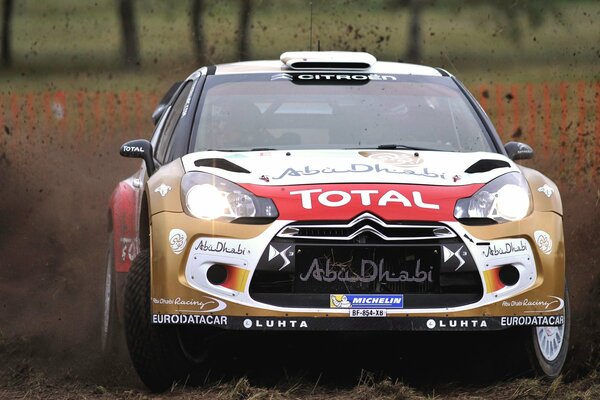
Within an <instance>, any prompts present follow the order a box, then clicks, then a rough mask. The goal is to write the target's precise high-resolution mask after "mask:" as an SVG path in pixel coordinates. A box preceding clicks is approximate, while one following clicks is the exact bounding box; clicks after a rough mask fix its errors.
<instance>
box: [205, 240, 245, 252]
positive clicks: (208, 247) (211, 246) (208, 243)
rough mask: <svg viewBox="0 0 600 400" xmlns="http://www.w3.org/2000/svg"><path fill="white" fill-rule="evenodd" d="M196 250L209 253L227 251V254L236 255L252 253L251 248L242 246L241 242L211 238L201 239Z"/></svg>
mask: <svg viewBox="0 0 600 400" xmlns="http://www.w3.org/2000/svg"><path fill="white" fill-rule="evenodd" d="M194 250H199V251H204V252H207V253H227V254H235V255H246V254H250V250H248V249H247V248H246V247H245V246H242V244H241V243H237V246H236V245H235V244H233V245H232V244H231V242H228V241H227V240H217V241H213V240H210V239H201V240H200V241H199V242H198V244H197V245H196V246H195V247H194Z"/></svg>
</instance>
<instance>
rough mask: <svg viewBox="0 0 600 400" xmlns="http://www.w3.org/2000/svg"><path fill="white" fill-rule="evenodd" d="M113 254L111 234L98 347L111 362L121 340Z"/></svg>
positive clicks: (107, 254)
mask: <svg viewBox="0 0 600 400" xmlns="http://www.w3.org/2000/svg"><path fill="white" fill-rule="evenodd" d="M114 264H115V263H114V252H113V234H112V232H111V233H110V235H108V250H107V252H106V271H105V274H104V297H103V300H104V301H103V307H102V322H101V326H100V347H101V351H102V355H103V357H104V358H105V359H106V360H107V361H111V360H112V358H113V356H114V355H115V354H118V352H119V342H120V339H121V329H122V328H121V324H120V322H119V318H118V316H117V298H116V296H117V294H116V284H115V266H114Z"/></svg>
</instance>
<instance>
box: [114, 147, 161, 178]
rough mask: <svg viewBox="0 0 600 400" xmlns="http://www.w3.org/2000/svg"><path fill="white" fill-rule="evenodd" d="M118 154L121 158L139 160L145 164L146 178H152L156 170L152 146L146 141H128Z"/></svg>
mask: <svg viewBox="0 0 600 400" xmlns="http://www.w3.org/2000/svg"><path fill="white" fill-rule="evenodd" d="M119 153H120V154H121V155H122V156H123V157H132V158H141V159H143V160H144V163H145V164H146V171H147V172H148V176H152V174H154V171H155V170H156V166H155V165H154V158H153V155H152V144H150V142H149V141H147V140H146V139H136V140H130V141H129V142H127V143H125V144H123V145H122V146H121V150H120V151H119Z"/></svg>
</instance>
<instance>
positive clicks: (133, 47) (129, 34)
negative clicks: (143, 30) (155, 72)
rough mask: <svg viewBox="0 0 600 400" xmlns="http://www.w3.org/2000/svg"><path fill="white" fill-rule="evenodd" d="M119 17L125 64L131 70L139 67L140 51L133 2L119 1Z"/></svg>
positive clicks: (128, 0) (130, 0) (129, 0)
mask: <svg viewBox="0 0 600 400" xmlns="http://www.w3.org/2000/svg"><path fill="white" fill-rule="evenodd" d="M119 17H120V20H121V30H122V33H123V42H122V51H123V63H124V64H125V66H126V67H129V68H136V67H139V66H140V63H141V59H140V49H139V44H138V34H137V29H136V19H135V11H134V8H133V1H132V0H119Z"/></svg>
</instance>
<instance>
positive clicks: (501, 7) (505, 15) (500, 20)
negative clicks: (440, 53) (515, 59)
mask: <svg viewBox="0 0 600 400" xmlns="http://www.w3.org/2000/svg"><path fill="white" fill-rule="evenodd" d="M561 2H562V3H567V2H569V0H512V1H509V0H447V1H444V2H439V1H438V0H388V3H389V4H391V6H392V7H398V8H405V9H407V10H408V13H409V15H408V19H409V23H408V36H407V51H406V61H408V62H413V63H422V62H423V39H422V36H421V32H422V21H421V17H422V14H423V10H424V9H425V8H428V7H432V6H435V5H437V4H439V5H440V6H441V7H446V8H447V9H448V10H450V11H452V12H460V11H461V10H462V9H463V8H467V7H471V8H473V7H486V6H487V7H491V8H492V10H493V11H495V12H492V13H490V17H491V18H493V19H494V20H495V22H496V24H498V25H499V26H500V30H501V31H502V30H504V29H503V26H504V25H506V26H507V29H506V31H507V32H509V34H510V36H511V39H512V40H513V41H515V42H516V41H518V39H519V37H520V35H521V29H520V25H519V22H520V17H521V16H522V15H523V16H525V17H526V18H527V21H528V23H529V24H530V25H531V26H533V27H537V26H539V25H541V24H542V22H544V18H545V17H546V15H548V14H551V15H553V16H554V17H556V18H559V16H560V12H559V9H558V3H561Z"/></svg>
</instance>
